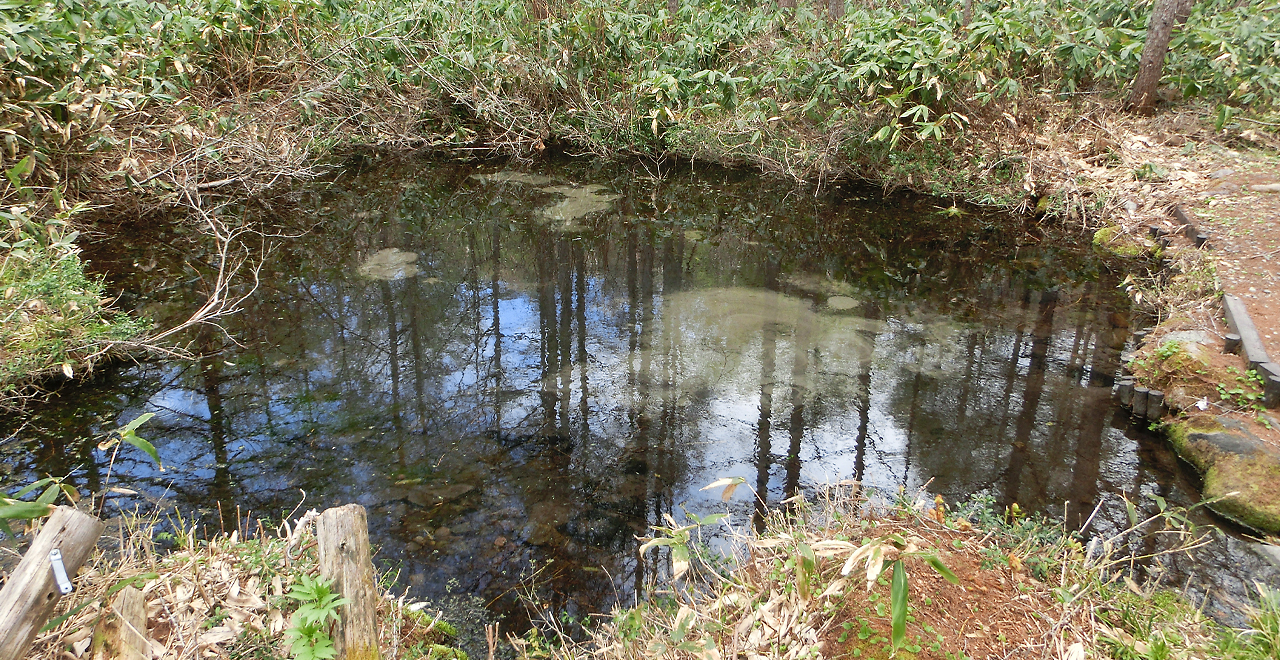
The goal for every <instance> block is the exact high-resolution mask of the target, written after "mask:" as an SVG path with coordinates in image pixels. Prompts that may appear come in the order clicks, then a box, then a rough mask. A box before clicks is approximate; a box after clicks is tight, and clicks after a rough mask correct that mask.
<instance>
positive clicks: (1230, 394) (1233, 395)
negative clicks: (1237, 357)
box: [1216, 367, 1265, 419]
mask: <svg viewBox="0 0 1280 660" xmlns="http://www.w3.org/2000/svg"><path fill="white" fill-rule="evenodd" d="M1228 371H1229V372H1231V373H1236V374H1239V375H1237V376H1236V377H1235V383H1217V384H1216V387H1217V389H1218V399H1219V400H1220V401H1222V402H1223V403H1225V404H1227V405H1230V406H1233V407H1236V408H1240V409H1245V410H1253V411H1255V412H1258V413H1261V412H1263V411H1264V410H1265V408H1264V407H1263V405H1262V382H1263V381H1262V376H1260V375H1259V374H1258V372H1257V371H1254V370H1252V369H1250V370H1249V371H1247V372H1245V373H1243V374H1240V373H1239V371H1237V370H1235V369H1234V368H1231V367H1228ZM1259 419H1261V418H1259Z"/></svg>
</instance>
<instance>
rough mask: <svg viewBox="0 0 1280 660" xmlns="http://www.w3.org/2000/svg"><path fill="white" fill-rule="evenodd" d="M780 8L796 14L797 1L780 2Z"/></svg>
mask: <svg viewBox="0 0 1280 660" xmlns="http://www.w3.org/2000/svg"><path fill="white" fill-rule="evenodd" d="M778 6H779V7H781V8H782V9H789V10H791V11H792V12H794V11H795V10H796V0H778Z"/></svg>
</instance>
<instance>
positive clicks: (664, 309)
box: [0, 163, 1262, 612]
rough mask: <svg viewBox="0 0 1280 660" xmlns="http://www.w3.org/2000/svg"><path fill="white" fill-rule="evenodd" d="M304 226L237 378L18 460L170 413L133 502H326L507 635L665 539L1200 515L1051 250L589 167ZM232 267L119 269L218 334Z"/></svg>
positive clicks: (445, 172)
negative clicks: (954, 507)
mask: <svg viewBox="0 0 1280 660" xmlns="http://www.w3.org/2000/svg"><path fill="white" fill-rule="evenodd" d="M295 201H296V203H297V206H298V207H299V208H300V209H301V210H300V211H299V212H298V213H297V214H296V217H295V216H294V215H291V216H290V217H289V218H288V219H287V220H285V219H280V218H273V220H274V221H277V222H280V223H288V224H289V225H290V226H292V227H298V226H312V227H313V228H312V229H311V231H309V232H308V233H306V234H305V235H303V236H301V237H300V238H296V239H289V240H284V241H283V242H281V243H280V244H279V245H278V247H277V248H276V249H275V250H274V252H272V254H271V257H270V259H269V260H268V262H267V263H266V264H265V266H264V268H263V270H262V272H261V286H260V288H259V290H258V292H257V293H256V294H255V296H254V297H253V298H252V299H251V300H250V301H249V302H248V303H247V305H246V306H245V309H244V311H243V312H242V313H241V314H239V315H237V316H235V317H232V318H230V319H229V320H228V321H227V323H226V330H227V332H226V333H222V332H219V331H216V330H212V329H210V330H207V331H205V332H203V333H202V334H200V335H198V336H196V337H194V338H193V341H194V344H193V346H194V347H195V348H196V349H197V350H199V351H200V352H201V353H202V354H203V356H204V357H202V358H201V359H200V360H199V361H198V362H194V363H189V364H179V363H174V364H143V365H140V366H130V367H125V368H120V369H117V370H115V371H114V372H112V373H109V374H107V375H106V376H105V377H103V378H102V379H100V380H99V381H98V383H97V384H95V385H94V386H91V387H84V388H79V389H77V390H75V391H73V392H67V393H66V394H65V395H64V396H62V397H61V398H59V399H58V400H56V401H55V402H53V403H52V404H50V405H47V406H43V407H41V408H39V409H36V410H35V411H34V414H33V415H32V417H31V418H30V421H31V422H32V423H31V425H30V426H29V427H27V428H26V429H24V430H23V432H22V433H21V436H20V437H21V438H22V440H24V441H26V446H28V447H30V448H32V449H33V451H32V452H31V457H26V456H25V455H22V456H21V457H20V456H19V455H18V454H13V453H12V452H11V453H10V454H9V456H10V457H9V458H3V457H0V460H7V461H10V462H12V463H14V464H15V465H16V466H17V467H18V470H17V471H16V474H17V475H18V476H19V477H21V476H23V475H29V474H32V473H33V472H34V471H35V470H40V471H52V472H54V473H64V472H68V471H71V470H72V469H73V468H74V470H75V472H74V479H75V480H76V481H77V482H79V483H80V484H81V485H84V486H88V487H92V488H96V487H99V486H100V485H101V483H102V479H103V477H104V474H105V470H106V465H105V459H106V457H104V456H103V455H102V454H101V453H100V452H97V451H96V450H95V449H94V446H93V443H92V442H86V441H85V440H84V438H89V437H91V436H92V435H93V434H94V433H95V432H98V431H100V430H102V429H105V428H110V426H111V424H112V423H113V421H114V420H116V419H117V418H124V419H129V418H132V417H133V416H136V415H137V414H140V413H142V412H154V413H156V418H155V419H154V420H153V421H152V422H150V423H149V424H148V425H147V426H146V427H145V431H144V432H143V435H144V436H145V437H148V438H150V439H152V440H154V441H155V444H156V446H157V448H158V450H159V451H160V453H161V455H162V456H163V457H164V460H165V463H166V465H168V466H169V469H168V470H167V471H166V472H164V473H160V472H158V471H157V470H156V469H155V468H154V467H153V466H151V465H149V464H148V463H146V462H145V461H142V460H139V459H140V457H137V456H132V455H127V456H124V457H123V460H119V461H117V463H116V465H115V468H114V474H113V477H112V479H113V483H114V484H116V485H120V486H125V487H128V488H133V489H137V490H139V491H142V492H143V493H145V494H147V495H149V496H151V497H157V496H162V495H163V496H166V497H169V498H172V499H173V500H174V501H175V502H176V503H177V505H178V506H179V507H180V508H182V509H183V510H185V511H188V512H192V513H194V514H195V515H197V516H201V517H202V518H203V520H205V521H206V523H208V524H213V525H217V524H218V523H217V521H218V518H219V514H218V511H219V510H221V512H222V515H223V516H224V517H226V518H228V519H229V518H230V517H232V516H234V514H233V513H231V512H232V511H233V510H236V509H237V507H238V508H239V510H240V511H241V512H242V514H247V513H248V512H249V511H253V512H254V513H256V514H260V515H266V516H274V517H278V516H279V515H280V514H281V513H282V512H285V511H288V510H290V509H292V508H293V507H294V506H295V505H296V504H297V503H298V501H299V499H300V498H301V493H300V491H301V490H305V491H306V493H307V498H306V501H305V503H304V504H303V506H304V507H322V506H326V505H331V504H337V503H344V502H351V501H354V502H359V503H361V504H363V505H365V506H366V507H368V510H369V520H370V526H371V530H372V533H373V536H374V541H375V542H376V543H378V544H381V546H382V548H383V549H382V551H381V553H380V557H381V558H382V559H383V560H386V561H388V562H391V563H396V564H399V565H400V566H401V567H402V570H401V579H402V581H404V582H405V583H406V584H408V585H412V586H414V587H416V588H417V589H418V590H419V593H422V594H425V595H438V594H440V593H442V592H443V591H444V590H445V589H446V588H451V589H453V590H455V591H460V592H463V593H471V594H476V595H478V596H480V597H482V598H483V599H484V600H486V601H487V602H489V603H490V604H491V607H493V608H494V609H495V610H499V611H505V610H512V609H513V608H514V603H515V597H514V592H513V588H514V587H515V586H516V585H517V584H518V583H519V580H520V578H521V577H522V576H528V575H530V574H531V572H532V571H533V570H534V569H533V568H531V567H533V566H534V565H535V564H536V565H538V566H543V567H544V568H543V570H542V571H541V572H540V573H539V574H538V577H537V582H538V583H539V584H540V585H541V588H542V589H543V590H544V591H545V593H546V594H547V595H548V596H549V597H550V598H551V599H552V600H554V601H556V602H557V603H558V604H559V605H560V606H562V607H565V608H566V609H567V610H569V611H571V612H581V611H584V610H596V609H599V608H602V607H606V606H607V605H608V603H609V602H611V599H612V598H614V596H615V595H616V594H623V595H626V594H630V593H633V592H634V590H635V589H636V588H637V586H640V587H641V588H642V587H643V585H644V584H645V581H646V579H647V578H648V577H650V576H652V575H653V573H654V572H655V571H659V572H660V571H664V570H666V569H665V568H664V566H663V564H662V561H661V560H660V559H651V560H649V561H645V562H638V561H637V560H636V559H635V548H636V546H637V545H638V542H637V541H636V540H635V536H636V535H643V534H644V533H645V532H646V530H647V529H648V528H649V526H650V525H652V524H656V523H659V522H661V520H662V516H663V515H665V514H673V515H676V516H677V517H682V516H681V514H680V512H681V511H682V510H686V509H687V510H689V511H695V512H698V513H708V512H712V511H721V510H725V509H726V508H727V509H728V510H729V511H731V512H732V513H733V519H734V520H735V521H736V522H737V523H738V524H743V525H749V524H751V521H752V520H753V518H758V516H759V514H760V513H761V512H762V511H763V510H764V509H766V508H772V507H775V506H777V505H778V503H779V502H780V501H781V500H783V499H785V498H787V497H790V496H792V495H794V494H796V493H797V492H802V491H804V490H805V489H811V488H812V487H814V486H815V485H816V484H822V483H830V482H835V481H842V480H857V481H860V482H861V483H863V484H864V485H866V486H868V487H870V488H872V489H875V490H878V491H880V492H885V493H890V494H892V493H894V492H897V491H898V489H900V488H905V489H907V491H908V492H913V493H914V492H915V491H916V490H918V489H921V488H926V489H927V491H928V492H929V493H940V494H942V495H943V496H944V497H946V498H947V499H949V500H952V501H956V500H960V499H964V498H967V497H969V496H971V495H973V494H976V493H982V494H987V495H990V496H992V497H994V498H995V500H996V502H998V503H1000V504H1005V505H1007V504H1010V503H1013V502H1018V503H1019V504H1020V505H1021V506H1022V507H1024V508H1028V509H1039V510H1046V511H1051V512H1054V513H1055V514H1057V515H1063V513H1064V512H1065V514H1066V515H1067V517H1068V519H1069V520H1071V521H1073V522H1074V523H1077V524H1078V523H1079V522H1080V521H1082V520H1083V519H1084V518H1086V517H1088V515H1089V513H1090V512H1092V511H1093V510H1094V508H1095V506H1097V505H1099V504H1101V508H1100V509H1099V514H1098V515H1097V516H1096V518H1095V522H1094V524H1093V526H1092V527H1093V529H1092V531H1095V532H1098V531H1101V532H1105V531H1114V530H1116V529H1118V528H1122V527H1124V526H1125V522H1126V514H1125V510H1124V506H1123V502H1122V500H1121V499H1120V494H1121V493H1127V494H1128V495H1129V496H1130V497H1131V498H1134V499H1136V500H1138V501H1139V502H1140V503H1143V502H1145V501H1146V498H1147V496H1148V495H1152V494H1159V495H1162V496H1164V497H1166V498H1168V499H1170V500H1172V501H1174V502H1181V503H1189V502H1191V501H1193V499H1194V497H1195V494H1194V491H1193V489H1192V487H1191V486H1190V485H1189V484H1188V483H1187V482H1186V476H1185V474H1184V473H1183V472H1182V470H1181V469H1180V468H1179V466H1178V465H1177V464H1176V462H1175V461H1173V460H1172V458H1171V457H1170V455H1169V454H1168V452H1167V451H1166V450H1165V449H1164V448H1163V446H1162V445H1161V444H1160V442H1159V441H1158V440H1156V439H1154V438H1151V437H1148V436H1146V435H1144V434H1140V433H1138V432H1136V431H1135V430H1134V429H1133V428H1132V427H1131V426H1130V425H1129V423H1128V420H1127V418H1125V417H1123V416H1121V415H1120V414H1119V411H1118V410H1117V409H1116V408H1115V407H1113V405H1112V403H1111V400H1110V388H1111V386H1112V381H1113V377H1114V375H1115V373H1116V371H1117V369H1118V366H1119V357H1120V352H1121V350H1122V349H1123V348H1124V345H1125V341H1126V339H1127V337H1128V335H1129V328H1128V325H1129V311H1128V309H1127V307H1126V306H1125V302H1124V299H1123V297H1122V296H1120V295H1119V294H1118V293H1117V290H1116V284H1117V282H1116V278H1115V276H1114V275H1113V274H1111V273H1110V271H1109V270H1108V269H1107V268H1106V267H1105V265H1104V264H1102V263H1100V262H1099V261H1097V259H1096V258H1095V257H1094V256H1092V255H1090V254H1088V253H1085V252H1081V251H1079V250H1075V249H1069V248H1067V247H1065V246H1066V245H1068V243H1069V242H1070V241H1069V238H1070V237H1055V236H1050V235H1046V234H1045V233H1043V232H1041V231H1040V230H1039V229H1037V228H1036V227H1034V226H1031V225H1024V224H1023V222H1022V221H1020V220H1010V219H1005V218H996V217H983V216H978V215H974V214H970V213H965V212H960V211H958V210H955V209H945V208H941V207H939V205H938V204H939V203H938V202H937V201H936V200H928V199H913V198H887V199H886V198H881V197H878V196H875V195H870V194H867V193H866V192H863V191H858V190H841V189H835V190H830V191H824V192H821V193H815V192H814V191H812V190H797V189H794V188H791V187H789V186H786V185H782V184H777V183H772V182H769V181H766V180H762V179H759V178H754V177H751V176H747V175H745V174H741V173H735V172H729V171H723V170H714V169H698V170H690V169H688V168H677V169H675V170H672V171H669V172H666V173H660V172H658V171H657V170H656V168H654V167H653V166H649V167H645V166H642V165H609V166H605V165H584V164H580V163H571V164H567V165H562V166H560V167H557V168H548V169H546V170H544V171H540V172H532V173H530V172H522V173H518V174H512V173H510V172H507V171H506V170H504V169H503V167H501V166H498V167H495V166H492V165H454V164H448V165H438V164H437V165H431V166H428V167H423V168H421V169H400V170H396V171H394V172H391V173H388V172H370V173H366V174H363V175H359V176H356V177H355V178H354V179H351V180H347V181H340V182H339V183H337V184H335V185H333V186H331V187H328V188H321V187H317V188H314V189H307V190H302V191H300V192H298V193H297V194H296V200H295ZM193 255H194V256H193ZM199 256H200V255H199V253H198V249H197V248H195V247H193V244H192V243H191V242H189V240H188V239H185V238H183V237H166V238H165V239H164V240H156V241H140V242H139V244H138V245H136V246H134V248H133V250H132V251H131V252H129V254H128V258H127V259H126V260H125V261H127V263H125V261H121V262H119V263H116V264H115V266H116V268H117V269H119V271H120V272H119V281H120V282H122V283H123V285H124V286H125V287H126V289H128V290H129V291H130V294H129V295H128V296H127V297H126V300H131V301H132V300H136V301H137V302H138V304H139V305H141V306H142V309H144V310H146V311H148V312H149V313H151V314H153V315H155V316H157V317H158V318H161V319H164V318H178V317H182V316H184V315H185V314H187V313H189V311H190V309H192V308H193V307H194V306H195V305H196V304H197V303H198V301H199V296H197V295H196V291H198V285H197V284H195V282H196V279H197V275H198V274H199V273H200V272H202V271H204V269H205V268H206V267H205V266H202V265H201V263H200V262H199ZM107 260H108V257H106V256H103V257H101V258H100V261H102V262H104V263H106V262H107ZM131 264H138V266H137V267H132V265H131ZM143 292H148V293H147V295H143ZM15 425H16V424H15V422H14V421H7V422H5V423H4V428H3V429H0V430H3V431H6V432H9V431H12V428H13V427H14V426H15ZM734 476H737V477H743V478H745V479H746V486H749V488H748V487H743V488H740V489H738V490H737V492H736V493H735V495H734V497H733V498H732V500H731V501H730V502H729V503H728V504H727V505H726V504H723V503H721V502H720V500H719V497H718V491H717V492H704V491H701V490H700V488H701V487H703V486H704V485H706V484H707V483H710V482H711V481H713V480H715V479H718V478H721V477H734ZM757 494H758V497H757V496H756V495H757ZM136 501H137V498H129V497H123V496H122V497H120V498H119V499H118V500H116V501H115V502H114V504H113V505H114V506H132V505H133V504H134V503H136ZM1224 543H1225V545H1224V544H1219V545H1217V546H1214V549H1213V550H1212V552H1218V553H1219V554H1221V555H1222V556H1220V557H1218V558H1217V559H1212V560H1211V561H1217V562H1220V563H1222V564H1223V565H1224V566H1225V568H1224V567H1220V568H1219V569H1215V570H1216V571H1217V574H1216V577H1215V578H1214V579H1215V580H1216V584H1219V585H1220V587H1222V588H1226V589H1228V590H1232V589H1239V588H1240V585H1242V584H1243V582H1242V580H1244V579H1247V578H1248V577H1249V575H1250V573H1251V572H1255V571H1259V570H1262V569H1261V568H1259V564H1258V563H1257V561H1260V560H1257V558H1256V557H1254V556H1253V555H1250V552H1251V551H1249V550H1248V549H1247V548H1245V549H1241V548H1243V545H1242V544H1240V542H1238V541H1235V540H1228V541H1226V542H1224ZM1232 544H1234V545H1232ZM1232 552H1236V553H1237V554H1238V556H1237V557H1234V558H1231V557H1229V554H1230V553H1232ZM1239 553H1243V555H1248V556H1247V557H1246V558H1245V559H1244V560H1241V559H1240V558H1239V556H1240V555H1239ZM1250 557H1253V558H1250ZM548 560H554V562H552V563H551V564H550V565H549V567H548V565H547V563H546V562H547V561H548ZM451 582H452V585H451V586H448V587H447V585H450V583H451ZM1237 593H1243V592H1242V591H1237Z"/></svg>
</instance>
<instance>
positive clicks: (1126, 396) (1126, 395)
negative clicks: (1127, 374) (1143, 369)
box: [1116, 378, 1134, 406]
mask: <svg viewBox="0 0 1280 660" xmlns="http://www.w3.org/2000/svg"><path fill="white" fill-rule="evenodd" d="M1133 383H1134V380H1133V379H1132V378H1125V379H1123V380H1121V381H1120V386H1119V387H1117V388H1116V396H1117V397H1119V399H1120V405H1122V406H1128V405H1130V404H1132V403H1133Z"/></svg>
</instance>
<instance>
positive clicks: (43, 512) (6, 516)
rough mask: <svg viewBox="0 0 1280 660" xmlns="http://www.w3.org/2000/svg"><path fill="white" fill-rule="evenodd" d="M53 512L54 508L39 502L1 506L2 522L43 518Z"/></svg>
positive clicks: (11, 503) (0, 518) (0, 516)
mask: <svg viewBox="0 0 1280 660" xmlns="http://www.w3.org/2000/svg"><path fill="white" fill-rule="evenodd" d="M52 512H53V507H52V506H50V505H48V504H40V503H39V502H10V503H8V504H2V505H0V520H31V519H33V518H43V517H45V516H47V515H49V514H50V513H52Z"/></svg>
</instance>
